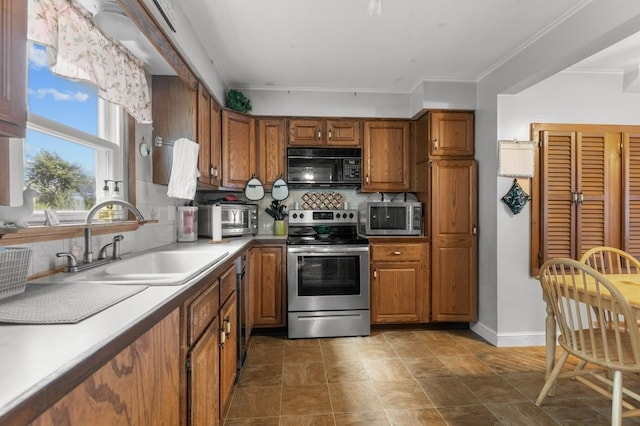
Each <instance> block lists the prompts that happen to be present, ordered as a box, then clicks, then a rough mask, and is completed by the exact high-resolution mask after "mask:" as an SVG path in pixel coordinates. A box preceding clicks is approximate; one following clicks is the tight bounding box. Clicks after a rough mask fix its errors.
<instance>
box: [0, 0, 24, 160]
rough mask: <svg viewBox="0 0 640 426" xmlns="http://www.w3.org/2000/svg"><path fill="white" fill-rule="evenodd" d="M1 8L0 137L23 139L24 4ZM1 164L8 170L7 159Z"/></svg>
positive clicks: (3, 2)
mask: <svg viewBox="0 0 640 426" xmlns="http://www.w3.org/2000/svg"><path fill="white" fill-rule="evenodd" d="M0 6H1V7H0V22H2V25H0V64H2V65H1V66H0V137H14V138H24V137H25V129H26V124H27V43H26V41H27V2H25V1H12V0H0ZM0 143H3V142H2V141H0ZM1 161H2V162H0V165H6V166H7V170H8V158H3V159H2V160H1ZM4 161H7V163H6V164H5V163H4Z"/></svg>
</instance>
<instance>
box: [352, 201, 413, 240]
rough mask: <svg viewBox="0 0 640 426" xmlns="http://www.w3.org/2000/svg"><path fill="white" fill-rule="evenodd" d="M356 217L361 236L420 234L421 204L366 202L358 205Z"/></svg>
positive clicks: (408, 202)
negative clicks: (357, 217)
mask: <svg viewBox="0 0 640 426" xmlns="http://www.w3.org/2000/svg"><path fill="white" fill-rule="evenodd" d="M358 216H359V225H358V231H359V232H360V233H361V234H365V235H420V234H422V203H420V202H419V201H367V202H366V203H361V204H360V207H359V209H358Z"/></svg>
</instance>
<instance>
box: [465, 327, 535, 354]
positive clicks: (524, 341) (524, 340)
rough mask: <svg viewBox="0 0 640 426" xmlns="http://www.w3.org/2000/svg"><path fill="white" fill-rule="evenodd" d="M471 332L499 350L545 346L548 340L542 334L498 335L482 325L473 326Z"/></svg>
mask: <svg viewBox="0 0 640 426" xmlns="http://www.w3.org/2000/svg"><path fill="white" fill-rule="evenodd" d="M469 328H470V329H471V331H473V332H474V333H476V334H477V335H478V336H480V337H482V338H483V339H485V340H486V341H487V342H489V343H491V344H492V345H493V346H497V347H499V348H508V347H516V346H544V345H545V342H546V339H545V333H544V331H542V332H529V333H527V332H519V333H497V332H496V331H495V330H493V329H491V328H489V327H487V326H486V325H484V324H482V323H479V322H477V323H474V324H471V325H470V327H469Z"/></svg>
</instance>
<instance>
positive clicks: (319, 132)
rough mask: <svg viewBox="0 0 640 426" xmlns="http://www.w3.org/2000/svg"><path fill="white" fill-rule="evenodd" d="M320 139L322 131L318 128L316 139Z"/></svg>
mask: <svg viewBox="0 0 640 426" xmlns="http://www.w3.org/2000/svg"><path fill="white" fill-rule="evenodd" d="M320 139H322V132H321V131H320V129H318V140H320Z"/></svg>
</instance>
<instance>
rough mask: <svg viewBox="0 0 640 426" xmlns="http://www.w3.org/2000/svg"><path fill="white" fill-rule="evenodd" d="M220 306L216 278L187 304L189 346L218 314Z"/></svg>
mask: <svg viewBox="0 0 640 426" xmlns="http://www.w3.org/2000/svg"><path fill="white" fill-rule="evenodd" d="M219 308H220V291H219V286H218V280H216V281H215V282H214V284H212V285H210V286H209V287H208V288H207V289H206V290H205V291H204V292H203V293H202V294H201V295H200V296H198V297H196V299H195V300H194V301H193V302H192V303H191V304H189V307H188V308H187V312H188V315H189V319H188V322H187V323H188V324H189V333H188V336H189V338H188V339H189V342H188V344H189V346H191V345H192V344H193V343H194V342H195V341H196V340H198V337H200V335H201V334H202V333H203V332H204V330H205V329H206V328H207V327H208V326H209V324H211V321H213V319H214V318H215V317H216V315H218V309H219Z"/></svg>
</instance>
